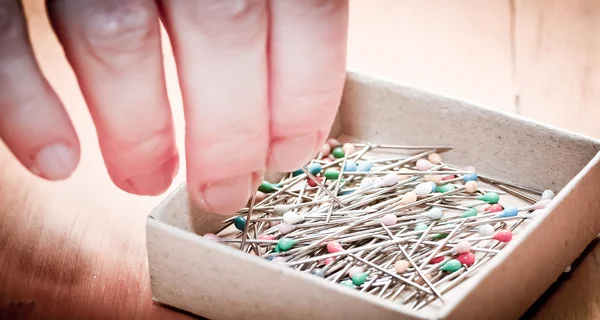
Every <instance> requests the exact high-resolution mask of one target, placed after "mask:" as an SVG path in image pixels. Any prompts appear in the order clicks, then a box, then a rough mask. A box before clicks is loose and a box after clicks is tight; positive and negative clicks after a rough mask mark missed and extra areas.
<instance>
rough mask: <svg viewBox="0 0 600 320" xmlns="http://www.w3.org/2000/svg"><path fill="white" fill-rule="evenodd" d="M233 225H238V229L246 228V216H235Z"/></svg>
mask: <svg viewBox="0 0 600 320" xmlns="http://www.w3.org/2000/svg"><path fill="white" fill-rule="evenodd" d="M233 225H234V226H235V227H236V229H238V230H240V231H241V230H244V228H245V227H246V218H244V217H235V218H233Z"/></svg>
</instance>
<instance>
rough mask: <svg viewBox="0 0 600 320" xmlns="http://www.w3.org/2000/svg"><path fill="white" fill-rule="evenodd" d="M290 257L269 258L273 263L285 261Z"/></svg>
mask: <svg viewBox="0 0 600 320" xmlns="http://www.w3.org/2000/svg"><path fill="white" fill-rule="evenodd" d="M290 258H291V257H281V256H280V257H274V258H273V259H271V262H275V263H285V262H287V261H288V260H289V259H290Z"/></svg>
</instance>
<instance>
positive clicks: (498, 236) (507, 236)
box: [494, 229, 513, 242]
mask: <svg viewBox="0 0 600 320" xmlns="http://www.w3.org/2000/svg"><path fill="white" fill-rule="evenodd" d="M512 236H513V234H512V232H511V231H510V230H506V229H503V230H499V231H497V232H496V233H494V240H498V241H500V242H509V241H510V240H512Z"/></svg>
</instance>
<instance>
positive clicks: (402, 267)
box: [394, 260, 410, 274]
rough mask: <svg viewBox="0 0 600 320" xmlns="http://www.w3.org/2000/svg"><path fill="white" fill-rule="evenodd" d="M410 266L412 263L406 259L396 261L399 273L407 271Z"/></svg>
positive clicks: (395, 265) (395, 266) (395, 264)
mask: <svg viewBox="0 0 600 320" xmlns="http://www.w3.org/2000/svg"><path fill="white" fill-rule="evenodd" d="M409 266H410V264H409V263H408V261H406V260H398V261H396V263H394V269H396V272H398V274H402V273H405V272H406V270H408V267H409Z"/></svg>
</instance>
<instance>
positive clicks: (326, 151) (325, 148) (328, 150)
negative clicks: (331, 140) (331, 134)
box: [321, 143, 331, 158]
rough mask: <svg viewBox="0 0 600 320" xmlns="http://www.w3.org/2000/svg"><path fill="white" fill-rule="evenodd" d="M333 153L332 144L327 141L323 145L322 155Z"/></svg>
mask: <svg viewBox="0 0 600 320" xmlns="http://www.w3.org/2000/svg"><path fill="white" fill-rule="evenodd" d="M329 153H331V146H330V145H329V144H328V143H326V144H324V145H323V146H322V147H321V157H323V158H324V157H327V156H328V155H329Z"/></svg>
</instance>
